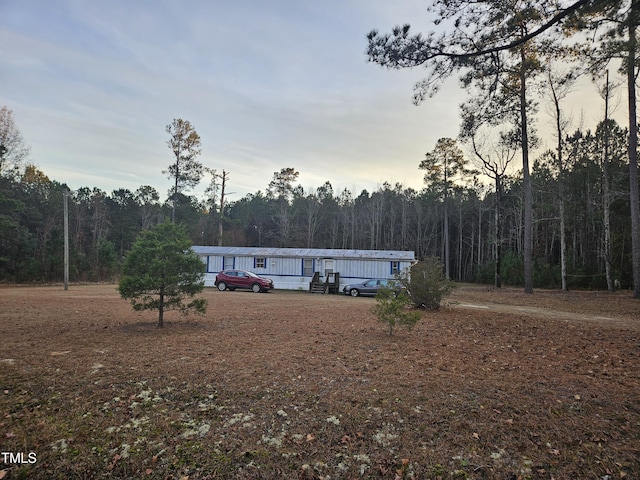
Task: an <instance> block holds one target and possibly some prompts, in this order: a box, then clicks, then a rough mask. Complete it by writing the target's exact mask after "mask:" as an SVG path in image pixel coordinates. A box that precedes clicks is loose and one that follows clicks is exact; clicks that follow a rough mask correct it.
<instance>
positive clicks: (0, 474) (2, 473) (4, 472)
mask: <svg viewBox="0 0 640 480" xmlns="http://www.w3.org/2000/svg"><path fill="white" fill-rule="evenodd" d="M7 472H8V470H0V479H2V478H4V477H6V476H7Z"/></svg>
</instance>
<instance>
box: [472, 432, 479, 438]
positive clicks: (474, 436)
mask: <svg viewBox="0 0 640 480" xmlns="http://www.w3.org/2000/svg"><path fill="white" fill-rule="evenodd" d="M472 437H473V438H475V439H476V440H480V435H478V434H477V433H476V432H473V435H472Z"/></svg>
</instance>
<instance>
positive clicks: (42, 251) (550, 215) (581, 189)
mask: <svg viewBox="0 0 640 480" xmlns="http://www.w3.org/2000/svg"><path fill="white" fill-rule="evenodd" d="M436 3H437V2H436ZM507 3H508V2H507ZM540 3H541V4H542V3H545V2H540ZM546 3H550V2H546ZM575 3H576V4H582V5H587V6H590V5H589V4H590V3H593V4H594V5H596V6H597V4H598V2H585V1H579V2H575ZM614 3H615V4H616V6H617V10H616V12H615V13H616V14H617V15H620V18H624V19H628V20H629V21H628V22H626V23H624V25H625V26H629V29H628V31H627V30H620V31H619V32H617V33H615V32H614V33H615V34H614V33H610V34H609V38H616V41H617V42H618V43H617V44H616V45H617V47H616V48H617V50H613V49H612V48H610V47H611V45H613V44H612V43H607V40H606V39H605V40H602V41H601V43H599V44H597V45H596V48H595V49H590V50H589V51H588V52H586V53H585V51H583V52H581V53H582V54H591V55H593V54H594V52H596V51H601V52H602V51H603V48H602V47H603V46H606V47H607V48H608V50H607V52H608V57H607V59H606V61H607V62H608V61H613V62H616V59H618V60H617V61H620V59H621V58H622V63H621V64H620V63H616V65H622V67H621V68H622V72H624V71H625V70H624V69H625V67H627V66H628V64H629V59H630V58H631V56H633V57H634V58H635V54H636V52H635V50H632V48H633V49H635V37H633V38H631V37H632V30H633V35H635V26H636V25H637V5H636V2H614ZM609 5H610V4H609ZM585 12H586V13H585V14H584V18H583V20H584V19H586V18H587V16H588V15H591V12H590V11H588V9H587V10H585ZM609 13H610V12H609ZM576 18H577V19H578V20H580V16H577V17H576ZM574 20H575V18H574ZM614 20H615V19H614ZM600 22H602V19H600ZM613 23H615V22H613ZM580 25H581V23H580V22H579V21H578V22H575V23H573V27H572V28H579V27H580ZM585 25H586V24H585ZM631 27H633V29H632V28H631ZM585 28H586V27H585ZM407 31H408V30H406V31H404V33H405V34H406V33H407ZM399 32H400V31H399ZM400 33H402V32H400ZM627 33H628V36H629V38H625V35H627ZM549 34H550V35H555V34H557V33H551V32H549ZM405 38H406V37H405ZM583 38H584V37H583ZM593 38H595V37H593ZM632 40H633V44H632ZM531 41H532V40H529V39H527V40H526V42H525V43H528V42H531ZM590 41H592V40H590ZM585 42H586V41H585ZM583 46H584V45H583ZM598 48H600V50H598ZM550 52H551V53H550V54H549V56H548V57H544V55H542V54H541V51H540V50H539V49H537V50H536V51H535V54H532V57H533V56H535V60H536V63H535V75H534V73H531V74H530V76H531V77H534V76H535V81H533V80H532V81H531V83H530V85H534V86H535V88H530V93H529V95H530V98H531V100H530V101H529V102H528V103H527V116H528V119H529V121H530V124H531V125H534V124H535V119H536V118H538V116H539V109H538V108H537V107H538V106H539V104H540V103H547V104H550V105H552V109H551V110H552V111H553V113H552V115H555V121H556V124H557V126H558V128H557V130H556V132H555V134H554V135H555V137H556V138H555V139H554V142H552V143H556V144H557V147H556V148H555V149H551V150H548V151H545V152H542V153H541V154H539V155H537V156H536V157H535V158H534V160H533V162H532V167H531V172H530V174H531V185H532V192H533V209H532V214H533V235H532V243H533V283H534V286H536V287H545V288H556V287H559V286H560V285H561V284H562V279H561V276H562V275H561V267H560V257H561V245H560V243H561V242H560V240H561V237H562V236H564V238H565V239H566V253H565V260H566V278H567V280H568V285H569V286H570V287H572V288H575V287H578V288H607V287H609V288H611V285H612V284H613V285H616V286H617V287H619V288H630V287H631V286H632V284H633V272H632V264H633V259H632V236H633V235H632V225H631V223H632V222H631V216H632V214H631V206H630V203H631V202H630V193H631V192H630V181H633V180H632V177H630V172H631V169H630V167H629V163H628V152H629V144H630V136H629V132H628V129H626V128H623V127H621V126H620V125H618V124H617V123H616V122H615V121H614V120H612V119H611V118H609V110H608V109H609V107H608V104H609V100H610V98H611V97H610V85H609V83H608V82H607V83H606V85H605V84H604V83H603V82H604V81H603V78H602V77H600V78H599V80H598V81H599V84H598V86H597V87H596V86H594V90H595V91H598V90H599V93H600V94H601V97H602V101H603V118H602V121H601V122H600V123H599V124H598V125H597V126H596V127H595V128H594V129H593V130H591V129H587V128H584V127H582V126H580V127H579V128H576V129H573V130H571V131H569V126H570V125H571V122H569V121H568V120H567V119H566V118H565V116H564V115H563V111H562V98H563V97H562V96H563V92H566V91H567V89H570V88H571V86H572V85H573V82H574V81H575V80H576V78H577V77H578V74H579V73H582V74H585V75H587V74H588V70H587V69H580V68H577V66H576V65H578V64H580V63H581V62H582V63H584V58H582V59H581V57H579V56H574V57H573V58H574V61H576V64H574V67H575V68H572V67H571V66H570V67H569V68H568V69H567V70H565V71H564V72H563V73H559V72H558V71H557V70H554V67H553V65H554V64H556V65H557V63H554V55H557V51H556V52H555V53H554V51H552V50H550ZM576 52H577V50H573V54H576ZM605 53H606V52H605ZM627 54H628V56H627V57H626V58H627V65H625V60H624V58H625V55H627ZM564 59H565V60H566V59H567V57H564ZM555 60H557V56H556V57H555ZM373 61H375V60H373ZM525 61H526V62H529V63H527V65H530V64H531V62H532V59H531V58H528V59H525V60H523V61H522V64H521V65H520V66H521V67H523V66H524V65H525ZM603 61H604V60H603V59H602V58H601V59H600V60H599V63H598V62H593V64H594V65H595V64H598V65H600V66H602V65H604V63H603ZM605 63H606V62H605ZM476 67H477V68H476ZM476 67H474V68H476V69H475V70H472V71H473V72H476V73H477V72H478V71H479V70H478V68H479V67H478V65H476ZM515 67H516V68H517V67H518V65H516V66H515ZM523 68H524V67H523ZM631 68H632V72H635V66H634V65H631ZM633 78H634V81H635V76H634V77H633ZM467 80H468V83H467V85H466V86H467V87H468V91H469V93H470V100H469V102H468V103H467V104H466V105H463V106H462V108H461V119H462V128H461V132H460V135H459V140H460V143H461V145H460V146H459V145H458V141H456V140H454V139H441V141H439V142H438V144H437V145H436V146H435V147H434V150H433V151H432V152H428V153H427V154H426V155H425V160H423V161H422V162H421V163H420V164H418V165H417V173H418V171H420V170H421V171H423V172H424V179H425V186H424V188H423V189H421V190H419V191H418V190H415V189H412V188H406V187H405V186H403V185H402V184H400V183H396V184H391V183H386V182H385V183H383V184H382V185H380V186H379V187H378V189H377V190H376V191H372V192H369V191H367V190H362V191H361V192H359V193H358V192H352V191H350V190H348V189H343V190H341V191H334V188H333V186H332V185H331V184H330V183H329V182H326V183H324V184H323V185H320V186H317V187H314V188H309V189H304V188H303V187H302V186H301V185H299V184H297V183H296V179H297V177H298V174H299V173H298V172H297V171H296V170H294V169H293V168H289V167H285V168H282V169H281V170H280V171H279V172H273V178H272V180H271V181H270V182H269V183H268V185H267V186H266V187H265V190H264V191H262V190H259V191H257V192H255V193H251V194H247V195H245V196H244V197H243V198H241V199H239V200H237V201H233V202H229V201H228V200H227V199H226V198H228V197H225V194H228V190H229V188H232V176H231V175H232V173H233V172H226V171H223V172H218V171H216V170H215V169H214V168H206V166H202V165H200V169H196V170H197V175H196V177H194V178H193V179H192V181H191V183H190V182H185V183H182V184H180V182H179V181H178V180H179V177H178V173H177V172H179V171H180V170H179V168H178V166H179V162H180V161H181V160H180V154H179V153H176V151H175V149H172V150H173V153H174V157H175V158H174V160H175V163H172V164H169V166H168V169H167V171H166V173H167V175H168V177H169V178H170V179H171V178H173V179H174V180H175V183H174V185H173V186H171V188H170V189H169V191H168V193H167V196H166V199H165V200H161V194H160V193H159V191H158V190H157V189H156V188H155V187H154V186H150V185H143V186H140V187H139V188H138V189H137V190H135V191H131V190H128V189H116V190H113V191H112V192H111V193H107V192H104V191H102V190H100V189H98V188H95V187H89V186H87V187H83V188H79V189H76V190H74V191H72V192H69V196H68V205H69V218H70V223H69V238H70V251H71V257H70V273H71V280H72V281H108V280H113V279H114V278H116V277H117V276H118V274H119V271H120V266H121V263H122V259H123V258H124V256H125V255H126V253H127V251H128V250H129V249H130V248H131V245H132V244H133V242H134V241H135V239H136V237H137V235H138V233H139V232H140V231H142V230H145V229H147V228H149V227H150V226H151V225H154V224H157V223H159V222H163V221H165V220H167V219H173V220H174V221H176V222H180V223H183V224H184V225H186V227H187V229H188V231H189V233H190V236H191V240H192V242H193V243H194V244H198V245H235V246H243V245H259V246H265V247H303V248H347V249H393V250H413V251H414V252H415V253H416V256H417V258H425V257H428V256H436V257H439V258H440V259H441V260H442V261H443V263H444V265H445V269H446V272H447V274H448V276H449V277H450V278H452V279H454V280H459V281H477V282H484V283H493V282H494V280H495V272H496V260H497V259H498V258H499V259H500V277H501V281H502V282H503V283H504V284H507V285H522V284H523V283H524V279H523V274H524V273H523V272H524V267H523V250H524V247H525V246H524V245H523V243H524V242H523V237H524V231H523V228H524V213H525V208H524V200H523V198H524V197H525V195H524V194H523V171H522V170H518V169H517V167H516V164H517V163H518V160H517V153H518V151H519V148H520V149H521V148H522V143H520V145H518V141H517V139H515V137H517V134H518V132H519V131H520V130H522V128H521V125H519V124H518V120H513V119H511V118H509V116H508V115H507V116H504V118H503V120H504V121H503V122H502V123H494V124H492V125H491V127H492V128H493V130H494V131H493V132H492V135H493V137H492V138H498V140H497V141H493V143H491V140H488V138H491V137H484V136H482V134H483V133H486V132H481V129H479V128H478V125H475V124H471V123H470V115H469V107H470V106H473V105H474V102H477V101H478V100H481V99H482V95H481V94H480V93H479V92H478V91H477V84H474V83H473V78H472V76H471V77H469V76H468V77H467ZM463 81H464V80H463ZM510 81H513V82H515V83H514V85H516V86H517V79H515V80H514V79H513V76H511V78H510ZM514 85H511V86H512V87H513V86H514ZM507 86H508V85H506V83H505V85H504V86H503V88H502V90H503V91H504V90H505V89H506V87H507ZM611 88H613V87H611ZM474 89H475V90H474ZM634 90H635V85H634ZM474 92H475V96H473V93H474ZM550 98H551V102H549V99H550ZM634 102H635V99H634ZM507 103H508V102H505V105H506V104H507ZM1 120H2V132H3V138H2V149H1V150H0V158H1V160H2V161H1V162H0V280H2V281H5V282H52V281H60V280H62V278H63V255H62V252H63V244H64V238H63V205H64V197H65V192H68V188H67V186H66V185H65V184H64V183H61V182H59V181H56V180H52V179H49V178H48V177H47V175H46V173H45V172H43V171H41V170H39V169H38V168H37V166H35V165H33V164H30V163H29V158H28V147H26V144H25V142H24V141H23V140H22V138H21V136H20V134H19V129H18V128H17V126H16V125H15V124H14V120H13V116H12V112H11V110H9V108H7V107H3V109H2V116H1ZM176 120H181V119H174V124H173V125H175V122H176ZM186 123H188V122H186ZM170 127H171V125H168V126H167V133H169V135H170V139H175V138H176V137H175V134H176V132H175V130H173V131H172V130H171V128H170ZM194 132H195V129H194ZM8 133H10V134H11V135H9V134H8ZM635 134H636V132H634V136H635ZM539 140H540V139H539V138H537V137H536V135H535V132H534V129H531V136H530V139H529V140H528V141H527V142H526V145H527V148H528V147H532V149H533V148H534V147H535V146H536V144H538V143H539ZM168 144H169V146H170V147H171V144H170V142H168ZM196 147H197V145H196ZM463 148H464V150H465V151H466V152H468V153H466V154H465V153H463ZM198 153H199V152H197V148H196V151H195V154H194V155H192V156H191V158H190V160H191V161H196V159H195V158H196V157H197V154H198ZM561 153H562V159H561V161H559V158H560V155H561ZM170 158H171V157H170V156H169V155H168V156H167V163H169V162H170V160H169V159H170ZM345 161H348V159H345ZM174 165H175V167H176V168H175V169H173V170H172V168H173V167H174ZM158 168H159V169H161V168H162V166H161V165H159V167H158ZM263 174H264V172H256V175H263ZM636 174H637V172H636ZM636 178H637V177H636ZM205 179H208V180H209V181H210V185H209V188H208V189H207V190H206V193H205V196H204V197H202V198H198V197H197V196H195V195H191V194H190V187H192V186H193V185H194V182H195V183H196V184H197V183H199V182H200V181H205ZM561 209H562V211H563V213H562V215H560V213H559V212H560V210H561ZM561 217H562V218H563V222H562V225H561V222H560V218H561Z"/></svg>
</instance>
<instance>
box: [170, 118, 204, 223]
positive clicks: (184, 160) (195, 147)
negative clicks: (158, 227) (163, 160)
mask: <svg viewBox="0 0 640 480" xmlns="http://www.w3.org/2000/svg"><path fill="white" fill-rule="evenodd" d="M166 131H167V133H168V134H169V135H170V136H171V138H170V139H169V140H168V141H167V146H168V147H169V148H170V149H171V151H172V152H173V155H174V156H175V159H176V161H175V163H173V164H172V165H170V166H169V168H168V169H167V170H165V171H163V173H165V174H167V176H168V177H169V178H170V179H173V180H174V184H173V187H172V189H171V198H172V211H171V221H172V222H174V223H175V221H176V203H177V201H178V194H179V193H183V192H184V190H186V189H188V188H193V187H195V186H196V185H197V184H198V183H200V179H201V178H202V175H203V173H204V167H203V166H202V164H201V163H200V162H199V161H197V160H196V157H197V156H198V155H200V153H202V150H201V149H200V135H198V132H196V130H195V128H194V127H193V125H191V123H190V122H189V121H188V120H183V119H181V118H174V119H173V122H172V123H171V124H169V125H167V126H166Z"/></svg>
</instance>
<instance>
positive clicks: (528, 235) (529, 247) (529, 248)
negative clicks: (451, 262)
mask: <svg viewBox="0 0 640 480" xmlns="http://www.w3.org/2000/svg"><path fill="white" fill-rule="evenodd" d="M526 61H527V58H526V52H525V47H522V48H521V49H520V122H521V143H522V145H521V148H522V172H523V177H522V188H523V190H524V192H523V195H524V239H523V252H524V293H533V192H532V187H531V174H530V172H529V134H528V132H527V83H526V82H527V69H526Z"/></svg>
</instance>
